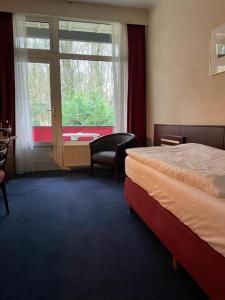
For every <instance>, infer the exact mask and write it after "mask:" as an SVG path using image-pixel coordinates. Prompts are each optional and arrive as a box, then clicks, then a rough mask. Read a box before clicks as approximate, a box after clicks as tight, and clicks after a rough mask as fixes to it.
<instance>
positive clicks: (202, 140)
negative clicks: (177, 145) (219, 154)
mask: <svg viewBox="0 0 225 300" xmlns="http://www.w3.org/2000/svg"><path fill="white" fill-rule="evenodd" d="M163 135H172V136H182V137H184V138H185V142H186V143H198V144H204V145H208V146H212V147H215V148H219V149H224V150H225V125H218V126H217V125H215V126H214V125H212V126H210V125H166V124H155V125H154V146H160V138H161V136H163Z"/></svg>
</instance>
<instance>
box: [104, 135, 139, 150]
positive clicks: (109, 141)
mask: <svg viewBox="0 0 225 300" xmlns="http://www.w3.org/2000/svg"><path fill="white" fill-rule="evenodd" d="M103 138H104V142H103V143H104V145H108V147H109V149H112V148H116V146H117V145H118V144H122V143H126V142H128V141H130V140H132V139H135V135H134V134H132V133H126V132H124V133H123V132H121V133H112V134H108V135H105V136H104V137H103Z"/></svg>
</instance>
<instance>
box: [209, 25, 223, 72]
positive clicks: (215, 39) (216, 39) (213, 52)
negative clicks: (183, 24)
mask: <svg viewBox="0 0 225 300" xmlns="http://www.w3.org/2000/svg"><path fill="white" fill-rule="evenodd" d="M222 72H225V24H223V25H220V26H218V27H217V28H215V29H213V30H212V31H211V36H210V62H209V75H215V74H219V73H222Z"/></svg>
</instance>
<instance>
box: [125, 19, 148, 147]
mask: <svg viewBox="0 0 225 300" xmlns="http://www.w3.org/2000/svg"><path fill="white" fill-rule="evenodd" d="M127 34H128V107H127V110H128V111H127V129H128V132H132V133H134V134H135V135H136V136H137V142H136V145H137V146H139V147H141V146H146V58H145V26H143V25H130V24H128V25H127Z"/></svg>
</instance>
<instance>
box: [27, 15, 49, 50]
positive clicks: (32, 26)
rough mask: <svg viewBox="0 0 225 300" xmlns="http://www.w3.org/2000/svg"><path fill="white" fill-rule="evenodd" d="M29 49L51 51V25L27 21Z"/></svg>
mask: <svg viewBox="0 0 225 300" xmlns="http://www.w3.org/2000/svg"><path fill="white" fill-rule="evenodd" d="M26 31H27V48H30V49H46V50H49V49H50V38H49V23H48V22H38V21H26Z"/></svg>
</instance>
